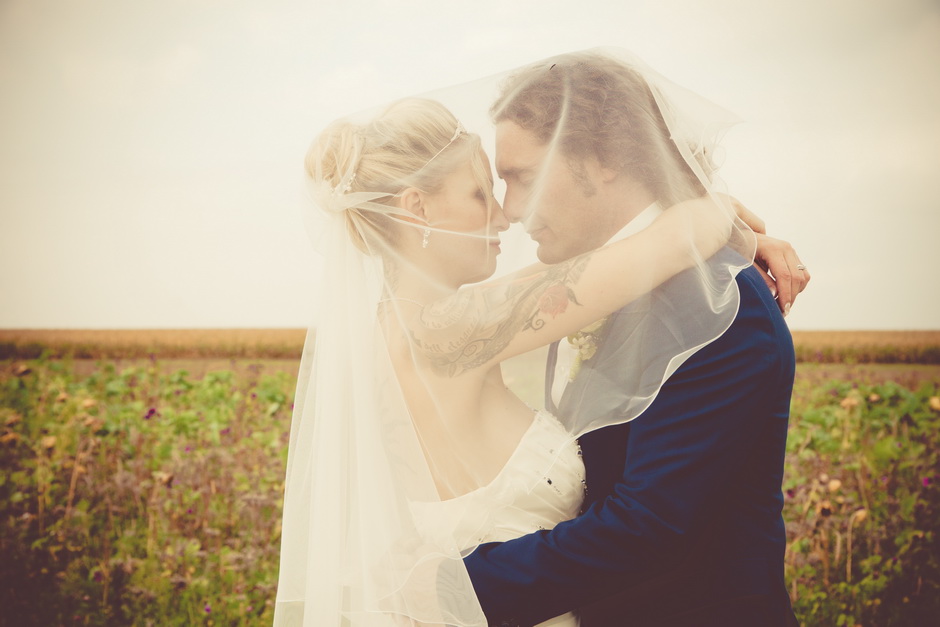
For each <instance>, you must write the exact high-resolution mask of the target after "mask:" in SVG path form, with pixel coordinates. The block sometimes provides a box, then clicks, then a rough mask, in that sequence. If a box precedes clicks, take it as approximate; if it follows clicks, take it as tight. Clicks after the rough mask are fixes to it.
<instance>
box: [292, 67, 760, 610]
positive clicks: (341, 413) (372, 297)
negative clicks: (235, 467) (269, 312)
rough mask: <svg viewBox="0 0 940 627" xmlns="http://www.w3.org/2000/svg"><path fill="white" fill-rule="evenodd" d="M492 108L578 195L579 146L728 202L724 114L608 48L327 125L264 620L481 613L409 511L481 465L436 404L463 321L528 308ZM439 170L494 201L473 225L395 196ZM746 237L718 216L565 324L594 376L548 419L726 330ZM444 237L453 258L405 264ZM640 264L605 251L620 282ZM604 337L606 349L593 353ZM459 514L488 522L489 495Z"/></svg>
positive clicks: (601, 420)
mask: <svg viewBox="0 0 940 627" xmlns="http://www.w3.org/2000/svg"><path fill="white" fill-rule="evenodd" d="M611 77H614V78H613V79H612V78H611ZM618 81H620V82H622V83H623V84H624V85H627V86H628V87H629V89H627V90H626V91H624V90H622V89H620V86H618V85H617V84H616V83H618ZM585 111H587V112H586V113H584V112H585ZM507 119H508V120H510V121H513V122H514V123H516V124H518V125H519V126H520V127H522V128H525V129H527V130H530V131H531V132H533V133H535V134H536V135H537V136H538V137H539V141H540V143H541V144H542V145H543V146H544V147H545V149H546V154H550V155H555V156H557V155H566V157H565V158H566V159H567V163H568V165H569V167H570V168H571V172H572V174H573V176H574V179H575V180H581V181H582V182H583V187H582V188H580V189H579V190H578V193H579V194H581V195H582V196H584V197H590V196H591V194H592V193H593V192H594V190H592V189H591V185H590V181H588V180H586V179H584V177H581V172H580V170H579V168H580V165H579V164H581V163H582V162H583V160H584V159H594V160H597V161H598V162H600V163H602V164H604V165H605V166H607V167H609V168H610V169H611V170H612V171H616V172H619V171H625V172H630V173H631V176H635V177H636V178H637V179H638V180H639V181H640V182H641V183H642V185H643V186H644V188H645V189H648V190H650V191H651V192H652V194H653V196H654V200H655V203H656V205H657V206H658V207H660V208H661V209H662V210H664V211H668V210H669V207H670V206H672V205H675V204H676V203H679V202H682V201H684V200H688V199H691V198H697V197H702V196H711V198H712V200H713V201H714V202H715V203H716V204H719V205H723V206H724V205H727V202H728V201H727V198H726V197H725V196H724V195H723V194H722V193H721V192H724V191H725V190H724V189H723V187H722V184H721V182H720V181H719V180H718V178H717V174H716V172H715V164H714V163H713V162H712V155H713V154H714V153H713V151H714V148H715V144H716V141H717V139H718V137H719V136H720V134H721V132H723V131H724V130H725V129H726V128H727V127H728V126H729V124H730V123H732V122H733V121H734V120H733V118H732V116H730V115H729V114H728V113H727V112H725V111H723V110H722V109H720V108H718V107H716V106H714V105H712V104H711V103H708V102H706V101H705V100H704V99H702V98H700V97H698V96H696V95H694V94H692V93H690V92H688V91H686V90H684V89H682V88H680V87H678V86H676V85H674V84H672V83H670V82H669V81H667V80H666V79H664V78H663V77H661V76H659V75H658V74H656V73H655V72H654V71H652V70H651V69H650V68H648V67H646V66H645V65H644V64H643V63H642V62H640V61H639V60H637V59H635V58H633V57H631V56H629V55H628V54H626V53H624V52H623V51H620V50H613V49H598V50H590V51H586V52H581V53H573V54H568V55H562V56H560V57H557V58H551V59H546V60H543V61H539V62H537V63H534V64H531V65H529V66H526V67H524V68H519V69H516V70H511V71H508V72H505V73H503V74H500V75H498V76H493V77H489V78H486V79H483V80H479V81H475V82H473V83H469V84H465V85H461V86H458V87H453V88H448V89H443V90H440V91H437V92H434V93H431V94H424V95H422V96H420V97H418V98H412V99H405V100H403V101H400V102H396V103H392V104H391V105H388V106H385V107H382V108H380V109H377V110H372V111H368V112H365V113H359V114H355V115H352V116H350V117H349V118H347V119H343V120H339V121H337V122H335V123H333V124H332V125H330V126H329V127H328V128H327V129H325V130H324V131H323V132H322V133H321V135H320V136H319V137H318V138H317V140H315V141H314V144H313V146H312V148H311V150H310V152H309V153H308V155H307V159H306V164H305V165H306V168H305V169H306V172H305V180H306V184H307V186H308V189H309V192H310V198H311V202H310V206H309V208H308V209H307V215H306V219H307V223H308V229H309V231H310V233H311V236H312V238H313V240H314V244H315V246H316V248H317V251H318V252H319V254H320V255H321V256H322V262H323V263H322V276H321V277H320V280H319V282H318V283H317V284H316V285H317V293H318V294H319V318H318V320H317V321H316V323H315V326H314V328H312V329H311V330H310V332H309V334H308V337H307V343H306V346H305V347H304V353H303V358H302V361H301V368H300V373H299V378H298V384H297V393H296V398H295V403H294V415H293V420H292V423H291V432H290V450H289V455H288V464H287V478H286V484H285V496H284V518H283V526H282V539H281V542H282V548H281V567H280V575H279V581H278V592H277V601H276V615H275V624H276V625H315V626H317V627H324V626H339V625H411V624H438V625H481V626H482V625H485V624H486V620H485V617H484V616H483V614H482V611H481V609H480V606H479V604H478V603H477V600H476V597H475V596H474V592H473V586H472V585H471V582H470V580H469V577H468V576H467V572H466V570H465V569H464V568H463V563H462V557H463V555H465V554H466V553H467V552H468V551H470V550H472V549H473V547H466V546H458V544H457V542H456V541H455V540H454V539H452V538H448V537H447V536H446V534H442V533H440V530H431V529H428V528H427V524H426V521H424V520H423V519H422V516H421V512H422V511H424V510H423V508H425V507H426V506H427V504H433V503H435V502H439V501H441V500H442V499H449V498H452V497H454V496H457V495H461V494H464V493H466V492H468V491H471V490H474V489H476V488H479V487H482V486H483V485H485V484H486V483H487V481H489V480H490V479H492V477H491V476H483V475H482V474H481V473H479V472H477V471H476V470H475V468H476V465H475V463H474V462H475V460H474V457H475V456H476V455H478V454H479V452H478V451H476V450H475V449H474V448H473V447H472V446H470V445H469V442H470V440H471V439H472V438H469V437H467V432H466V425H465V424H464V423H460V424H458V422H457V421H456V419H454V420H452V416H451V415H450V414H453V413H456V412H457V411H459V408H460V407H464V406H465V404H461V403H462V401H460V400H459V399H454V398H453V397H452V396H451V395H452V394H454V393H455V392H454V391H453V390H452V389H451V388H450V387H449V386H448V381H450V380H453V379H454V378H458V377H467V376H476V375H475V374H474V372H473V368H474V367H475V365H477V364H479V363H483V362H484V361H485V360H486V359H487V358H490V357H491V354H489V353H488V352H487V351H488V350H489V349H488V348H487V346H489V344H486V342H482V341H480V342H478V341H477V340H478V339H479V338H477V337H475V336H474V333H475V332H478V330H479V329H480V328H487V329H490V330H492V335H491V336H490V337H488V338H486V339H488V340H492V338H493V337H496V336H497V335H498V334H502V335H503V336H505V337H511V336H512V334H513V333H524V332H526V329H527V328H528V327H527V326H526V325H529V326H530V327H531V325H538V324H539V321H538V320H537V319H527V318H526V317H525V316H524V315H520V314H519V309H518V308H513V303H511V302H510V299H509V296H508V295H509V294H513V295H519V294H526V290H527V289H530V287H529V286H530V285H531V279H530V277H531V276H533V274H534V273H538V272H546V271H549V272H550V271H551V270H550V269H548V270H546V266H535V267H534V268H530V269H528V270H525V269H522V268H525V267H526V266H527V264H529V263H535V262H536V261H537V260H536V253H535V249H534V247H533V245H532V244H531V242H529V241H528V238H527V237H526V234H525V233H524V230H525V228H524V227H526V226H527V225H528V224H529V220H528V218H525V219H523V220H522V221H521V224H517V225H514V226H512V227H510V228H509V229H508V230H506V227H507V224H505V223H498V222H500V221H502V220H504V219H503V218H502V217H501V214H500V213H499V212H498V206H496V205H494V203H495V202H497V201H501V200H502V198H503V191H502V189H501V182H500V181H499V180H498V179H497V180H495V184H496V189H495V193H494V192H493V191H492V190H491V183H492V182H493V181H491V177H492V174H491V173H492V165H491V164H492V161H493V159H494V155H495V158H498V151H497V146H496V131H495V127H496V123H498V122H499V121H501V120H507ZM599 133H600V134H602V135H603V137H601V138H599V135H598V134H599ZM571 155H576V156H575V157H572V156H571ZM532 165H533V168H534V169H533V171H532V172H529V173H526V176H529V177H530V180H528V181H527V185H528V193H527V198H526V200H525V202H526V204H527V206H528V209H527V211H528V212H530V213H532V214H537V212H538V211H539V206H540V204H546V203H548V202H551V201H553V200H554V199H553V198H549V197H548V196H546V194H547V193H548V192H549V188H550V185H551V183H552V181H551V180H550V178H549V177H548V176H547V175H546V173H545V172H544V171H542V170H540V169H539V164H532ZM458 170H460V171H462V172H464V173H465V174H466V176H464V177H463V178H462V179H460V180H461V181H467V180H470V181H473V184H474V185H475V186H476V188H478V190H479V195H478V199H479V201H480V202H481V203H484V204H485V205H487V206H488V207H490V208H491V209H493V211H492V212H491V213H490V214H486V217H485V218H480V219H479V220H478V222H479V223H478V224H476V223H475V224H472V225H468V224H464V223H463V222H461V220H463V219H464V218H463V217H462V216H461V215H459V213H457V209H455V210H454V211H455V213H454V214H453V215H452V216H450V217H448V218H447V219H435V220H430V219H428V218H427V216H425V215H422V214H421V213H420V212H416V211H414V210H411V209H410V208H409V204H408V203H409V198H408V192H407V190H410V189H418V190H426V191H428V192H430V193H436V194H445V195H446V193H447V190H446V189H445V188H442V185H444V186H446V185H448V184H449V183H448V181H451V180H452V179H449V178H448V177H449V176H450V175H451V174H452V173H453V172H456V171H458ZM579 177H580V178H579ZM624 202H625V203H626V202H632V199H629V198H624ZM458 209H459V208H458ZM481 215H483V214H481ZM729 215H733V212H731V211H730V210H729ZM494 216H495V217H494ZM731 219H733V218H731ZM504 231H505V232H504ZM498 242H501V244H497V243H498ZM598 244H603V242H598ZM676 245H677V246H683V245H685V243H684V242H682V241H677V243H676ZM500 247H501V251H502V252H501V254H500V255H499V257H498V258H497V253H499V252H500ZM753 247H754V240H753V236H752V234H751V233H750V232H749V231H748V230H747V228H746V227H744V226H743V225H742V224H741V223H740V222H737V223H736V225H735V229H734V232H733V234H732V236H731V238H730V240H729V242H728V244H727V246H726V247H725V249H723V250H722V251H720V252H719V254H716V255H714V256H710V257H707V258H706V257H704V256H700V257H699V258H697V259H696V260H695V263H694V264H693V265H692V267H691V268H690V269H688V270H686V271H685V272H684V273H683V276H684V279H683V280H684V283H683V285H684V287H683V291H682V297H681V299H680V300H676V299H675V298H674V297H670V298H661V297H660V296H659V293H660V292H659V288H657V287H656V286H655V281H653V280H652V279H650V280H649V285H650V290H649V291H648V293H647V294H645V295H644V296H642V297H640V298H639V299H638V300H637V301H635V302H633V303H631V304H630V313H629V316H630V332H629V333H626V334H619V335H618V336H617V337H616V338H612V337H605V334H604V331H605V322H604V320H599V321H597V322H596V323H594V324H592V325H589V326H588V327H587V328H586V329H585V330H584V331H583V332H581V333H577V334H574V335H573V336H572V337H571V339H570V341H571V342H572V344H573V345H574V350H575V351H576V358H575V362H576V363H575V365H574V366H573V368H572V370H573V372H571V374H570V376H572V377H595V378H597V379H598V380H599V381H600V382H601V385H602V387H603V389H604V390H606V392H605V394H603V395H601V396H602V397H596V396H595V397H592V398H590V399H583V401H579V400H577V399H575V400H574V401H570V400H569V403H568V411H566V412H565V414H564V415H563V416H560V418H561V419H562V421H563V423H564V425H565V427H566V429H567V430H568V431H569V432H570V433H571V438H572V439H574V438H577V437H578V436H579V435H581V434H583V433H586V432H588V431H591V430H595V429H598V428H602V427H604V426H607V425H610V424H616V423H621V422H625V421H629V420H632V419H634V418H636V417H637V416H640V415H641V414H642V412H643V410H644V409H645V408H646V407H648V406H649V404H650V403H651V402H652V400H653V399H654V398H655V396H656V394H657V393H658V391H659V389H660V387H661V385H662V383H663V381H664V380H665V379H666V378H668V377H669V375H671V374H672V373H673V372H674V371H675V370H676V368H678V367H679V366H680V365H681V364H682V363H683V361H684V360H685V359H687V358H688V357H689V356H690V355H691V354H693V353H694V352H695V351H696V350H698V349H700V348H701V347H702V346H705V345H706V344H708V343H709V342H711V341H712V340H714V339H715V338H717V337H719V336H720V335H721V334H722V333H723V332H724V331H725V330H726V329H727V327H728V326H729V325H730V323H731V321H732V319H733V318H734V315H735V313H736V311H737V306H738V293H737V288H736V284H735V280H734V278H735V275H736V274H737V272H739V271H740V270H741V269H742V268H743V267H745V266H747V265H748V264H750V262H751V259H752V257H753ZM406 250H407V251H410V252H408V253H407V254H406V253H404V252H403V251H406ZM441 250H443V251H444V252H446V253H447V254H448V255H450V257H449V258H450V259H456V260H458V261H455V262H453V263H452V264H451V262H448V263H447V264H444V263H443V262H442V263H441V264H437V265H435V264H433V263H431V264H428V263H424V264H423V265H422V264H421V263H416V262H415V259H416V257H417V256H419V255H422V254H428V255H431V254H435V251H441ZM442 259H443V257H442ZM445 265H446V267H445ZM429 267H431V268H433V269H434V272H433V273H431V272H427V270H426V269H427V268H429ZM649 271H650V268H648V267H645V266H644V265H643V264H640V265H639V266H638V267H629V268H623V269H622V273H623V276H627V275H629V276H630V277H631V280H639V281H643V280H644V277H645V276H646V274H647V273H648V272H649ZM452 276H453V277H458V276H459V277H462V278H465V279H467V280H469V281H470V283H468V285H466V286H464V287H462V288H461V289H460V290H458V297H455V298H454V297H451V298H444V299H442V300H441V301H440V303H438V304H433V303H428V302H426V298H415V297H414V294H416V293H421V294H423V295H425V296H426V295H427V294H433V293H440V294H446V293H447V291H448V290H449V289H450V288H451V287H452V286H451V285H449V284H448V285H445V284H444V283H447V281H448V280H449V277H452ZM442 277H443V278H442ZM619 278H620V277H619V276H611V277H610V281H612V282H616V281H618V279H619ZM455 280H456V279H455ZM458 282H462V281H458ZM437 283H441V284H440V285H438V284H437ZM559 290H560V291H559ZM460 294H466V297H465V298H464V297H460V296H459V295H460ZM525 298H528V299H529V302H538V303H540V305H541V310H542V311H543V312H551V311H552V308H553V307H556V308H557V307H579V306H581V305H580V303H579V302H578V301H577V299H573V298H571V295H570V294H568V293H565V291H564V290H563V289H562V288H556V289H554V291H553V290H547V291H543V292H532V293H531V294H528V295H527V296H525ZM552 299H555V300H554V301H553V300H552ZM513 302H518V301H513ZM435 307H437V310H434V311H433V314H434V315H433V316H432V317H430V318H429V319H432V320H433V321H434V323H433V324H429V325H425V326H424V327H422V328H423V333H421V334H416V333H414V332H412V330H413V328H414V327H413V325H412V321H413V320H414V319H415V317H416V316H425V315H426V314H427V313H428V308H430V309H434V308H435ZM471 308H475V309H473V310H474V311H475V312H476V313H474V314H472V315H470V314H468V313H467V312H468V311H469V310H470V309H471ZM480 312H482V314H481V313H480ZM468 315H470V317H471V318H473V319H472V320H469V319H468ZM474 316H475V317H474ZM481 316H483V317H485V318H486V320H485V321H484V322H483V323H481V322H480V320H479V318H480V317H481ZM435 325H436V326H435ZM464 328H465V329H466V332H465V333H464V332H463V329H464ZM441 338H444V339H441ZM561 341H562V342H566V341H569V340H566V339H561ZM455 343H456V344H457V345H455ZM602 343H603V344H604V350H605V351H606V357H605V364H606V366H605V368H603V369H599V368H594V367H593V360H594V356H595V353H596V351H597V349H598V345H599V344H602ZM429 364H431V366H433V367H429ZM611 364H615V367H612V366H611ZM536 367H538V368H541V367H542V366H541V365H538V366H536ZM489 384H490V382H485V383H484V384H483V385H489ZM494 384H499V381H498V377H496V383H494ZM472 402H473V401H472V399H470V400H467V403H472ZM572 402H573V409H572ZM579 402H581V403H583V407H584V411H578V403H579ZM454 408H457V409H454ZM513 437H515V439H518V435H516V436H512V435H511V434H507V438H510V439H511V438H513ZM509 448H510V449H511V446H510V447H509ZM588 480H589V481H590V478H588ZM524 488H525V487H524V486H523V489H524ZM471 514H472V515H473V516H474V517H475V518H474V519H475V520H479V524H480V525H481V527H482V526H485V525H486V524H487V520H486V512H479V511H476V512H468V516H469V515H471Z"/></svg>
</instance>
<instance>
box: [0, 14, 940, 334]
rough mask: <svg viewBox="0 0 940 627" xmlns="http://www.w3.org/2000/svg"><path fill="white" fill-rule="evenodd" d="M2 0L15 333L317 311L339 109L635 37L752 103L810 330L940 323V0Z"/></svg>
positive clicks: (639, 48)
mask: <svg viewBox="0 0 940 627" xmlns="http://www.w3.org/2000/svg"><path fill="white" fill-rule="evenodd" d="M770 4H771V3H764V2H754V1H753V0H751V1H745V0H741V1H733V0H711V1H707V0H706V1H701V0H685V1H669V0H659V1H655V0H651V1H642V2H637V1H632V2H624V3H615V2H611V1H610V0H579V1H578V2H572V1H571V0H523V1H510V0H473V2H466V3H464V5H465V6H466V7H467V8H466V9H464V10H461V9H455V8H453V7H455V6H457V5H456V4H454V3H447V2H441V0H404V1H402V0H399V1H393V0H372V1H355V0H345V1H340V0H336V1H335V2H322V1H318V0H314V1H309V0H308V1H307V2H302V1H299V0H295V1H289V2H288V1H269V2H261V1H260V0H259V1H257V2H232V1H223V0H160V1H150V0H135V1H133V2H129V1H127V0H88V1H85V2H79V1H77V0H59V1H51V0H0V269H2V270H0V328H26V327H29V328H159V327H256V326H259V327H277V326H287V327H297V326H306V325H307V323H308V321H309V319H310V314H311V312H312V311H313V309H314V308H315V306H316V304H317V302H318V300H320V299H321V298H323V297H324V295H319V294H317V293H316V289H315V286H314V287H313V288H311V286H310V283H311V280H310V277H311V276H312V273H313V269H314V268H315V266H316V259H315V255H314V253H313V252H312V251H311V249H310V245H309V243H308V241H307V238H306V234H305V232H304V230H303V227H302V223H301V219H300V209H301V203H302V198H301V195H300V193H299V191H298V190H299V179H300V168H301V162H302V159H303V154H304V152H305V151H306V148H307V146H308V144H309V142H310V140H311V139H312V138H313V137H314V136H315V135H316V133H317V132H318V131H319V129H320V128H322V127H323V126H324V125H325V124H326V123H328V122H329V121H330V120H332V119H333V118H335V117H338V116H339V115H342V114H344V113H347V112H350V111H353V110H358V109H362V108H364V107H368V106H373V105H377V104H381V103H383V102H386V101H388V100H391V99H393V98H397V97H402V96H406V95H410V94H415V93H421V92H426V91H430V90H433V89H436V88H440V87H444V86H447V85H451V84H456V83H461V82H465V81H468V80H472V79H476V78H481V77H483V76H487V75H490V74H494V73H496V72H499V71H503V70H506V69H509V68H512V67H515V66H518V65H522V64H525V63H527V62H530V61H534V60H536V59H539V58H542V57H546V56H550V55H553V54H557V53H561V52H567V51H571V50H578V49H583V48H590V47H594V46H599V45H613V46H621V47H624V48H628V49H630V50H632V51H633V52H635V53H636V54H637V55H639V56H640V57H641V58H643V59H645V60H646V61H647V62H648V63H649V64H650V65H652V66H653V67H654V68H656V69H657V70H659V71H660V72H661V73H662V74H664V75H665V76H667V77H669V78H671V79H672V80H674V81H675V82H677V83H679V84H681V85H684V86H686V87H689V88H691V89H693V90H694V91H697V92H699V93H701V94H702V95H704V96H706V97H708V98H710V99H712V100H714V101H715V102H717V103H719V104H721V105H723V106H725V107H727V108H728V109H731V110H732V111H734V112H735V113H737V114H738V115H740V116H741V117H742V118H743V119H744V120H745V122H744V123H743V124H741V125H739V126H738V127H736V128H735V129H734V130H732V131H731V132H730V133H729V134H728V136H727V137H726V141H725V152H726V161H725V165H724V167H723V169H722V176H723V178H724V180H725V181H726V182H728V184H729V187H730V190H731V191H732V192H733V193H735V194H736V195H737V196H738V197H739V198H741V199H742V200H743V201H744V202H745V203H746V204H747V205H748V206H749V207H750V208H752V209H753V210H755V211H756V212H757V213H759V214H760V215H762V216H763V217H764V218H765V219H766V221H767V223H768V226H769V229H770V231H771V233H772V234H774V235H777V236H780V237H783V238H785V239H789V240H790V241H792V242H794V244H796V246H797V249H798V250H799V252H800V255H801V257H802V259H803V260H804V262H805V263H806V264H807V265H808V266H810V268H811V270H812V273H813V277H814V278H813V282H812V284H811V288H810V290H809V291H808V292H807V293H805V294H804V295H803V296H801V297H800V298H799V300H798V302H797V306H796V308H795V310H794V311H793V313H792V314H791V315H790V318H789V321H790V325H791V327H792V328H795V329H918V328H919V329H937V328H940V313H938V312H940V293H938V289H940V287H938V286H940V282H938V281H937V279H936V278H934V274H935V271H936V268H937V267H938V262H940V246H938V243H937V240H938V238H940V211H938V209H940V159H938V157H937V147H938V146H940V4H938V2H937V1H936V0H894V1H888V0H790V1H788V2H775V3H772V4H773V5H775V6H772V7H768V6H766V5H770Z"/></svg>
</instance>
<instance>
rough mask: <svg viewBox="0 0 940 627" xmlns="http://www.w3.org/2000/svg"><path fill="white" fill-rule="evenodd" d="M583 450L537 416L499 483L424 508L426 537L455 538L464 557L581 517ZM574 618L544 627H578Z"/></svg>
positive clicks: (550, 419) (550, 420)
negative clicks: (480, 548) (476, 549)
mask: <svg viewBox="0 0 940 627" xmlns="http://www.w3.org/2000/svg"><path fill="white" fill-rule="evenodd" d="M585 485H586V484H585V473H584V463H583V462H582V459H581V449H580V447H579V446H578V443H577V442H576V441H574V440H572V438H571V434H569V433H568V432H567V431H566V430H565V428H564V427H563V426H562V424H561V423H560V422H559V421H558V419H557V418H555V417H554V416H553V415H551V414H550V413H548V412H545V411H540V412H538V413H536V415H535V418H534V419H533V421H532V424H531V425H530V426H529V428H528V430H527V431H526V432H525V434H524V435H523V436H522V439H521V440H520V441H519V445H518V446H517V447H516V450H515V451H514V452H513V453H512V455H511V456H510V458H509V460H508V461H507V462H506V465H505V466H504V467H503V469H502V470H501V471H500V472H499V474H498V475H497V476H496V478H495V479H493V481H492V482H490V483H489V484H487V485H486V486H484V487H482V488H479V489H477V490H474V491H473V492H469V493H467V494H464V495H461V496H459V497H457V498H453V499H449V500H446V501H440V502H436V503H424V504H421V506H420V507H419V508H418V509H417V511H416V512H415V514H416V518H417V520H418V521H420V524H421V525H422V527H423V532H424V533H425V534H427V536H428V537H432V538H434V537H438V534H440V536H439V537H440V538H442V539H448V538H454V539H456V541H457V544H458V547H459V548H460V549H461V550H462V551H466V550H467V549H472V548H473V547H476V546H477V545H478V544H482V543H484V542H503V541H506V540H512V539H513V538H518V537H520V536H523V535H526V534H528V533H532V532H534V531H538V530H540V529H551V528H552V527H554V526H555V525H556V524H558V523H560V522H562V521H564V520H569V519H571V518H573V517H575V516H577V515H578V512H579V511H580V509H581V503H582V501H583V500H584V491H585ZM577 625H578V618H577V616H576V615H575V614H574V613H568V614H564V615H562V616H557V617H555V618H553V619H551V620H548V621H546V622H544V623H540V627H577Z"/></svg>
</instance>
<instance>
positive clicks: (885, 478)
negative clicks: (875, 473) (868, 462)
mask: <svg viewBox="0 0 940 627" xmlns="http://www.w3.org/2000/svg"><path fill="white" fill-rule="evenodd" d="M881 483H888V475H881Z"/></svg>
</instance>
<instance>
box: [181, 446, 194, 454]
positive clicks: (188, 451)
mask: <svg viewBox="0 0 940 627" xmlns="http://www.w3.org/2000/svg"><path fill="white" fill-rule="evenodd" d="M183 450H184V451H186V452H187V453H192V451H193V447H191V446H187V447H186V448H184V449H183Z"/></svg>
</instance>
